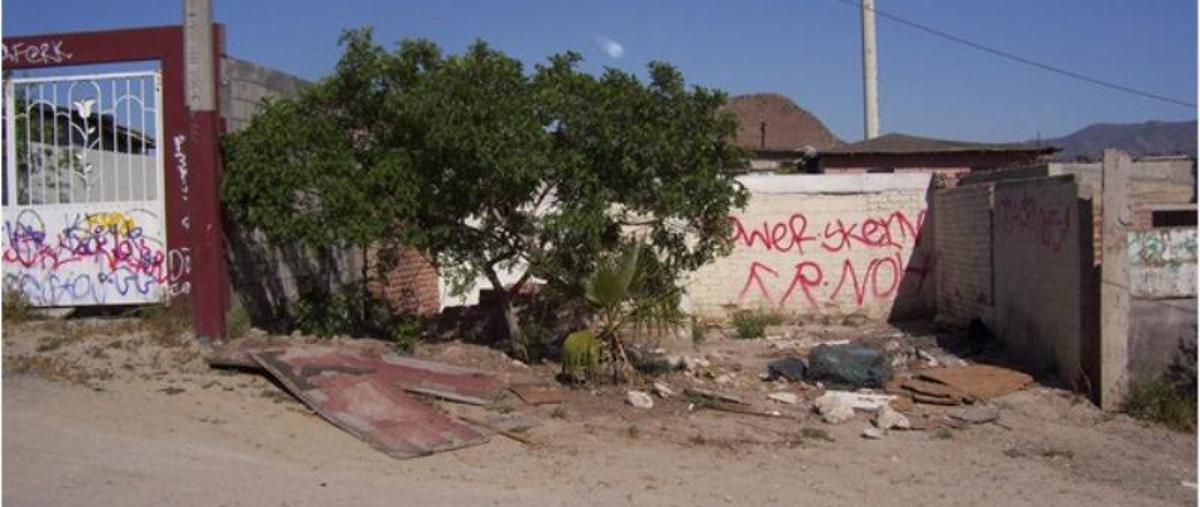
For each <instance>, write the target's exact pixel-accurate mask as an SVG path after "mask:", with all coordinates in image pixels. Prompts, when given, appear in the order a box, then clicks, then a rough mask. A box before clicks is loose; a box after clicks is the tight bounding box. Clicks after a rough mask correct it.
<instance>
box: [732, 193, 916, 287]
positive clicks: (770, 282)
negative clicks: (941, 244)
mask: <svg viewBox="0 0 1200 507" xmlns="http://www.w3.org/2000/svg"><path fill="white" fill-rule="evenodd" d="M925 215H926V210H920V211H919V212H918V213H917V215H916V218H915V219H913V218H911V217H910V216H909V215H908V214H906V213H904V212H903V211H894V212H892V213H890V214H887V215H883V216H873V217H866V218H863V219H860V220H846V219H843V218H836V219H832V220H829V221H828V222H826V223H825V224H824V226H823V227H821V228H820V229H819V230H820V233H810V231H809V226H810V221H809V219H808V217H807V216H806V215H805V214H803V213H792V214H791V215H790V216H788V217H787V218H786V219H781V220H778V221H774V222H772V221H769V220H767V221H763V222H762V223H761V225H759V226H757V227H751V228H747V226H746V225H745V224H744V223H743V221H742V220H741V219H740V218H738V217H729V220H730V222H731V224H732V226H733V233H732V238H731V239H732V240H733V241H734V244H735V245H736V246H737V247H738V248H739V249H749V250H760V251H764V252H774V253H793V252H794V253H795V254H796V255H798V256H805V255H806V254H809V255H811V254H814V253H820V252H824V253H823V254H822V258H821V259H822V260H823V261H824V263H825V265H826V267H830V266H836V268H833V269H829V270H828V271H827V270H826V268H823V267H822V264H821V263H820V262H818V260H813V259H808V260H801V261H800V262H798V263H796V264H795V265H794V266H791V271H792V275H791V277H790V279H786V278H785V277H783V276H781V275H780V271H781V270H780V269H776V268H777V267H775V266H771V265H768V264H765V263H763V262H759V261H752V262H751V263H750V265H749V267H748V271H747V274H746V278H745V283H744V284H743V285H742V288H741V291H740V292H739V293H738V295H737V301H738V302H743V301H746V300H747V299H748V297H755V296H757V297H758V298H760V299H762V300H766V301H770V302H773V303H776V304H778V305H780V306H783V305H786V304H788V302H789V301H791V300H792V299H793V298H798V297H800V296H803V299H804V301H805V302H807V303H808V304H809V305H810V306H811V307H813V308H818V307H820V305H821V304H822V303H832V302H834V301H836V300H838V299H840V298H843V299H849V300H851V301H853V302H854V303H855V304H856V305H858V306H859V307H862V306H864V305H865V304H866V303H867V302H868V301H869V300H890V299H894V298H895V297H896V296H897V295H898V294H899V292H900V290H901V287H902V285H903V283H904V281H905V280H906V279H911V280H912V281H911V282H910V285H911V286H912V288H913V291H914V292H915V293H920V292H921V290H922V289H923V288H924V286H925V281H926V279H927V278H929V277H930V276H932V275H933V269H934V266H935V264H936V260H937V256H936V254H935V253H933V252H929V253H922V254H920V255H916V256H914V258H913V259H911V261H912V262H910V260H909V259H908V256H909V255H910V254H911V252H912V251H916V250H917V246H918V245H920V244H921V229H922V227H923V226H924V223H925ZM807 243H816V246H819V247H820V250H817V251H814V250H812V246H813V245H808V247H809V250H808V252H806V250H805V247H806V244H807ZM906 249H908V250H910V252H905V250H906ZM876 252H877V253H876ZM830 253H833V254H839V253H840V254H845V255H844V256H843V257H841V258H840V259H835V260H834V261H833V262H832V263H831V262H830V261H829V260H828V254H830ZM864 254H865V255H864ZM784 283H786V284H787V285H786V288H783V287H784V285H783V284H784ZM773 288H774V290H772V289H773ZM781 288H783V290H782V291H781V290H779V289H781ZM752 289H755V290H752Z"/></svg>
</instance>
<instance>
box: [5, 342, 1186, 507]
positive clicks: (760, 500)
mask: <svg viewBox="0 0 1200 507" xmlns="http://www.w3.org/2000/svg"><path fill="white" fill-rule="evenodd" d="M23 339H24V338H21V337H19V336H14V335H13V334H12V333H9V334H8V335H6V336H5V342H6V350H5V355H6V357H8V356H9V355H10V354H33V353H34V352H32V350H33V349H31V348H29V347H26V346H25V345H28V344H23V342H22V340H23ZM28 339H29V340H38V339H44V338H37V337H36V336H35V337H33V338H28ZM109 355H110V356H111V357H110V358H109V359H106V361H118V362H120V361H128V360H127V359H121V358H120V357H119V356H118V355H117V354H116V353H115V352H112V353H110V354H109ZM134 363H136V362H134ZM9 364H10V363H9V362H7V361H6V372H5V375H4V379H3V382H4V384H3V457H4V462H3V463H4V470H3V472H4V473H3V486H4V488H3V501H4V504H5V505H13V506H73V505H81V506H82V505H87V506H94V505H122V506H190V505H205V506H213V505H225V506H235V505H238V506H285V505H286V506H309V505H313V506H317V505H321V506H323V505H368V506H369V505H381V506H382V505H387V506H394V505H522V506H536V505H680V506H694V505H913V506H917V505H920V506H936V505H954V506H961V505H1038V506H1045V505H1125V506H1141V505H1145V506H1151V505H1191V504H1194V503H1195V500H1196V497H1195V495H1196V491H1195V490H1194V489H1192V488H1189V487H1187V486H1184V485H1181V481H1187V482H1190V483H1193V484H1194V483H1195V481H1196V473H1195V469H1196V453H1195V446H1196V441H1195V435H1189V434H1180V433H1174V432H1171V431H1168V430H1165V429H1162V428H1158V427H1147V426H1145V425H1143V424H1141V423H1139V422H1136V421H1133V420H1131V419H1129V418H1127V417H1124V416H1110V415H1104V414H1101V413H1100V412H1098V411H1097V410H1095V409H1094V408H1093V407H1091V406H1090V405H1088V404H1086V403H1080V402H1079V401H1078V400H1077V399H1074V398H1072V397H1070V396H1068V395H1066V394H1065V393H1063V392H1061V391H1057V390H1053V389H1048V388H1042V387H1033V388H1030V389H1027V390H1025V391H1021V392H1018V393H1014V394H1011V395H1008V396H1006V397H1004V398H1003V399H1001V400H999V402H998V404H999V405H1000V406H1001V407H1002V409H1003V410H1004V419H1003V420H1004V423H1005V425H1006V426H1009V427H1011V428H1012V429H1011V430H1010V429H1004V428H1001V427H999V426H995V425H990V424H988V425H980V426H973V427H970V428H967V429H964V430H960V431H955V432H953V433H952V434H939V433H936V432H928V431H926V432H893V433H891V434H889V435H888V436H887V438H885V439H883V440H878V441H875V440H864V439H862V438H860V437H859V432H861V430H862V428H863V427H865V426H866V424H867V423H866V418H865V417H860V419H859V420H856V421H852V422H850V423H847V424H844V425H839V426H828V425H824V424H823V423H820V422H816V421H811V422H805V423H798V422H796V421H785V420H774V419H763V418H753V417H747V416H743V415H736V414H726V413H718V412H711V411H687V410H686V409H684V408H682V407H681V406H678V405H670V404H666V403H664V404H662V406H661V407H656V408H655V410H654V411H651V413H647V412H639V411H636V410H635V409H633V408H631V407H628V406H625V405H624V404H623V403H622V402H621V395H620V393H619V392H617V391H616V390H612V389H610V390H607V391H606V392H605V393H604V394H602V395H600V396H593V395H591V394H589V393H586V392H577V393H572V396H571V397H570V398H569V399H568V402H567V403H566V405H565V406H566V411H565V412H566V415H565V417H564V416H563V415H562V413H561V412H560V413H559V414H558V415H557V416H552V415H551V414H550V409H549V408H547V407H520V408H519V410H518V412H520V413H523V414H525V415H528V416H532V417H536V418H538V419H539V420H541V421H542V425H541V426H540V427H538V428H535V429H533V430H531V432H530V433H529V435H530V437H531V438H534V439H536V440H537V441H538V442H541V443H542V445H540V446H539V447H538V448H534V449H530V448H526V447H525V446H523V445H522V444H519V443H516V442H514V441H511V440H507V439H505V438H502V437H494V438H493V439H492V441H491V442H490V443H487V444H484V445H481V446H476V447H472V448H467V449H461V450H458V451H454V452H447V453H442V454H438V455H434V456H429V457H424V458H419V459H413V460H407V461H397V460H393V459H391V458H389V457H387V456H385V455H383V454H382V453H379V452H377V451H375V450H373V449H371V448H370V447H368V446H367V445H366V444H364V443H362V442H360V441H358V440H356V439H354V438H353V437H351V436H349V435H348V434H346V433H343V432H342V431H339V430H338V429H336V428H334V427H333V426H331V425H330V424H328V423H326V422H324V421H323V420H321V419H320V418H318V417H316V416H314V415H312V414H311V413H309V412H308V411H307V409H306V408H305V407H303V406H302V405H300V404H299V403H297V402H295V401H294V400H292V399H290V398H288V397H287V396H286V395H280V394H279V391H278V388H277V387H276V386H274V385H273V384H271V383H270V382H269V381H267V380H266V379H265V378H263V377H261V376H258V375H254V374H247V373H240V372H227V371H214V370H207V369H203V368H181V369H170V370H166V371H163V370H154V368H152V367H150V366H148V365H146V364H141V363H137V364H133V365H132V366H130V367H128V368H120V367H118V368H116V371H118V372H121V371H128V372H137V371H142V370H145V369H147V368H149V369H150V370H151V371H152V372H153V371H156V372H157V373H154V374H150V375H122V374H115V375H112V376H111V377H110V378H107V379H105V380H103V381H91V382H89V383H88V385H81V384H79V383H74V382H67V381H62V380H53V381H52V380H47V379H45V378H43V377H44V375H38V374H35V373H34V372H25V373H18V372H17V371H20V369H14V368H11V367H10V366H9ZM126 364H129V363H128V362H126ZM800 425H804V426H811V427H819V428H821V429H824V430H826V431H827V432H828V434H829V435H830V436H831V437H832V438H834V439H835V441H833V442H829V441H824V440H817V439H803V438H798V437H794V436H789V435H795V434H796V433H797V432H798V430H799V428H798V426H800ZM634 428H636V429H634ZM947 437H948V438H947Z"/></svg>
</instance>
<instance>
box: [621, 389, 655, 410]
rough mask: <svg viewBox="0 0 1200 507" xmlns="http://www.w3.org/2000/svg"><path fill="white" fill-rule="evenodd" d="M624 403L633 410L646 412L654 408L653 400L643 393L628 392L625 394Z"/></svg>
mask: <svg viewBox="0 0 1200 507" xmlns="http://www.w3.org/2000/svg"><path fill="white" fill-rule="evenodd" d="M625 402H626V403H629V404H630V405H633V406H634V408H640V409H643V410H648V409H651V408H654V399H653V398H651V397H650V395H649V394H648V393H645V392H643V391H635V390H630V391H628V392H626V393H625Z"/></svg>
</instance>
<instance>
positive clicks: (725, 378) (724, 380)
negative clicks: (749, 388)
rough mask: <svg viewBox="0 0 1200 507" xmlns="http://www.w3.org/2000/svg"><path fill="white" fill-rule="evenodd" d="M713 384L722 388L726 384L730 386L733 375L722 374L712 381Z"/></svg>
mask: <svg viewBox="0 0 1200 507" xmlns="http://www.w3.org/2000/svg"><path fill="white" fill-rule="evenodd" d="M713 382H716V383H717V385H722V386H723V385H726V384H731V383H733V375H730V374H728V373H722V374H721V376H719V377H717V378H715V379H713Z"/></svg>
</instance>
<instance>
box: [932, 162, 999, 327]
mask: <svg viewBox="0 0 1200 507" xmlns="http://www.w3.org/2000/svg"><path fill="white" fill-rule="evenodd" d="M992 190H993V184H979V185H968V186H962V187H957V188H948V189H942V190H938V191H936V192H935V193H934V195H933V206H932V207H931V210H932V213H933V216H934V220H933V223H934V238H935V246H936V248H935V250H936V251H937V259H938V267H937V276H936V278H937V315H938V319H939V320H942V321H945V322H946V323H948V324H951V325H954V326H966V325H967V324H968V323H969V322H970V321H971V319H974V318H980V317H983V315H984V312H985V311H987V309H988V308H989V307H991V306H992Z"/></svg>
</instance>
